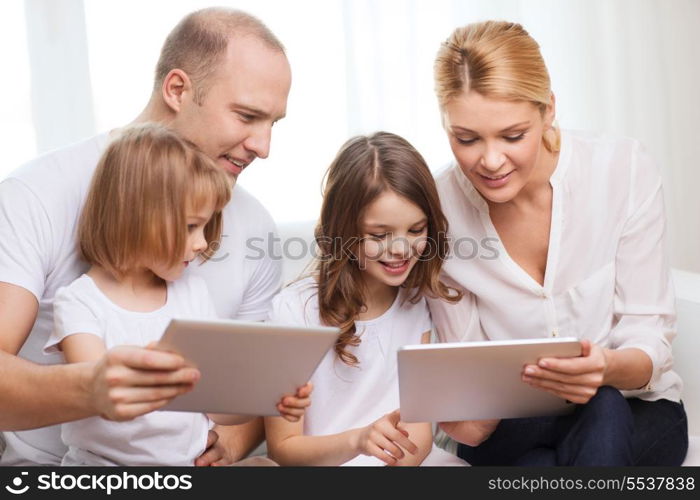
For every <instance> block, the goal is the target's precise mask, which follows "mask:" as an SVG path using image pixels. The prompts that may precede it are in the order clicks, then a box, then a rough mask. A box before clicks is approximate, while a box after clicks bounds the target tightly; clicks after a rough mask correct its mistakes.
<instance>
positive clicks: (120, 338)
mask: <svg viewBox="0 0 700 500" xmlns="http://www.w3.org/2000/svg"><path fill="white" fill-rule="evenodd" d="M205 265H206V264H205ZM175 317H180V318H192V319H194V318H201V319H204V318H215V317H216V313H215V312H214V306H213V304H212V302H211V299H210V297H209V292H208V290H207V286H206V284H205V283H204V280H202V279H201V278H199V277H195V276H190V277H185V278H182V279H180V280H178V281H175V282H169V283H168V291H167V301H166V303H165V305H163V307H161V308H160V309H157V310H155V311H152V312H134V311H128V310H126V309H123V308H121V307H119V306H118V305H116V304H115V303H114V302H112V301H111V300H110V299H109V298H108V297H107V296H105V295H104V294H103V293H102V291H100V289H99V288H98V287H97V285H96V284H95V282H94V281H93V280H92V279H91V278H90V277H89V276H87V275H82V276H81V277H80V278H78V279H77V280H75V281H74V282H73V283H71V284H70V285H68V286H66V287H63V288H60V289H59V290H58V291H57V292H56V297H55V299H54V325H55V328H54V330H53V332H52V333H51V336H50V338H49V340H48V342H47V343H46V347H45V350H46V352H47V353H50V352H55V351H56V350H57V348H58V346H57V344H58V343H59V342H60V341H61V340H62V339H64V338H66V337H68V336H69V335H72V334H76V333H90V334H93V335H97V336H98V337H100V338H101V339H102V340H103V341H104V343H105V345H106V346H107V349H111V348H112V347H115V346H120V345H137V346H145V345H147V344H148V343H150V342H152V341H157V340H158V339H160V337H161V335H162V334H163V332H164V331H165V328H166V327H167V326H168V323H169V322H170V320H171V319H172V318H175ZM209 428H210V422H209V419H208V418H207V416H206V415H204V414H202V413H186V412H172V411H155V412H152V413H149V414H147V415H144V416H141V417H137V418H136V419H134V420H131V421H128V422H112V421H108V420H105V419H103V418H101V417H91V418H86V419H83V420H77V421H75V422H69V423H66V424H63V425H62V426H61V438H62V439H63V441H64V442H65V444H66V445H67V446H68V452H67V453H66V455H65V456H64V457H63V462H62V465H150V466H170V465H172V466H185V465H194V459H195V458H197V457H198V456H199V455H201V454H202V452H203V451H204V449H205V446H206V442H207V433H208V431H209Z"/></svg>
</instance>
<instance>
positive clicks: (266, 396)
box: [158, 319, 340, 416]
mask: <svg viewBox="0 0 700 500" xmlns="http://www.w3.org/2000/svg"><path fill="white" fill-rule="evenodd" d="M339 333H340V329H338V328H331V327H300V326H280V325H271V324H268V323H255V322H247V321H234V320H207V321H201V320H185V319H173V320H172V321H171V322H170V324H169V325H168V327H167V329H166V330H165V332H164V333H163V336H162V337H161V339H160V341H159V342H158V348H160V349H165V350H168V351H174V352H177V353H179V354H180V355H182V356H183V357H184V358H185V359H186V360H187V362H188V364H189V365H190V366H195V367H196V368H197V369H198V370H199V371H200V372H201V375H202V376H201V378H200V380H199V381H198V382H197V383H196V384H195V387H194V389H193V390H192V391H191V392H189V393H187V394H183V395H181V396H178V397H177V398H175V399H173V401H171V402H170V403H168V404H167V405H166V406H164V407H163V408H162V409H163V410H168V411H196V412H203V413H234V414H240V415H261V416H269V415H279V412H278V411H277V408H276V405H277V403H278V402H279V400H280V398H281V397H282V396H284V395H285V394H294V392H296V389H297V388H298V387H301V386H302V385H304V384H305V383H306V382H308V381H309V379H310V378H311V375H312V374H313V372H314V370H315V369H316V367H317V366H318V364H319V363H320V362H321V360H322V359H323V356H324V355H325V354H326V352H327V351H328V349H330V348H331V347H332V346H333V345H334V344H335V341H336V339H337V338H338V334H339Z"/></svg>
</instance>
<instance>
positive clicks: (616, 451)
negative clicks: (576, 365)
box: [457, 386, 688, 466]
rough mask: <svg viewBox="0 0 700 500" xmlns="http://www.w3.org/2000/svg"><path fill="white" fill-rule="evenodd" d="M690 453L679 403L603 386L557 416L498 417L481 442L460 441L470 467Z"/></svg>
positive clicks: (634, 461) (643, 459) (627, 461)
mask: <svg viewBox="0 0 700 500" xmlns="http://www.w3.org/2000/svg"><path fill="white" fill-rule="evenodd" d="M687 451H688V420H687V418H686V414H685V409H684V408H683V404H682V403H674V402H672V401H668V400H666V399H661V400H659V401H643V400H641V399H636V398H631V399H625V398H624V397H623V396H622V394H620V391H618V390H617V389H614V388H612V387H607V386H605V387H601V388H600V389H599V390H598V393H597V394H596V395H595V396H594V397H593V398H592V399H591V400H590V401H589V402H588V403H587V404H585V405H579V406H577V407H576V410H575V411H574V413H572V414H570V415H565V416H561V417H538V418H516V419H509V420H502V421H501V423H500V424H499V425H498V427H497V428H496V430H495V431H494V433H493V434H492V435H491V436H490V437H489V438H488V439H487V440H486V441H484V442H483V443H481V444H480V445H479V446H476V447H472V446H467V445H464V444H460V445H459V447H458V450H457V454H458V455H459V456H460V457H461V458H463V459H464V460H466V461H467V462H469V463H470V464H472V465H527V466H547V465H581V466H586V465H611V466H625V465H652V466H653V465H656V466H663V465H670V466H673V465H680V464H681V463H682V462H683V460H684V459H685V454H686V452H687Z"/></svg>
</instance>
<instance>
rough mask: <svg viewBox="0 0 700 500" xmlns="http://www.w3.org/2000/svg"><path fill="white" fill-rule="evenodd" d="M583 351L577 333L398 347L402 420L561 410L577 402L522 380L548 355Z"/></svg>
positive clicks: (537, 414) (513, 415)
mask: <svg viewBox="0 0 700 500" xmlns="http://www.w3.org/2000/svg"><path fill="white" fill-rule="evenodd" d="M580 355H581V344H580V342H579V340H577V339H575V338H558V339H528V340H495V341H486V342H468V343H444V344H421V345H412V346H405V347H403V348H401V349H400V350H399V352H398V365H399V397H400V401H401V419H402V420H403V421H405V422H452V421H458V420H480V419H489V418H520V417H541V416H547V415H561V414H565V413H568V412H570V411H572V410H573V408H574V406H575V405H574V404H572V403H570V402H567V401H565V400H563V399H561V398H559V397H557V396H555V395H553V394H551V393H549V392H545V391H543V390H540V389H535V388H534V387H530V386H529V385H527V384H526V383H524V382H523V381H522V372H523V367H524V366H525V365H527V364H536V363H537V361H538V360H539V359H540V358H545V357H556V358H560V357H575V356H580Z"/></svg>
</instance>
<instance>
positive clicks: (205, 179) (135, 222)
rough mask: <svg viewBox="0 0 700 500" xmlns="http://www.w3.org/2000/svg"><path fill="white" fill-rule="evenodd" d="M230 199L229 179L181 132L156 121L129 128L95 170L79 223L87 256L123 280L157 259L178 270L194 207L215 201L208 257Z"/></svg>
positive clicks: (207, 235)
mask: <svg viewBox="0 0 700 500" xmlns="http://www.w3.org/2000/svg"><path fill="white" fill-rule="evenodd" d="M230 197H231V185H230V181H229V180H228V177H227V175H226V174H225V173H224V172H223V171H221V170H220V169H219V168H218V167H217V166H216V165H215V164H214V162H213V161H212V160H210V159H209V158H208V157H207V156H205V155H204V153H202V152H200V151H198V150H197V149H196V148H195V147H194V146H193V145H191V144H189V143H187V142H186V141H184V140H183V139H181V138H180V137H179V136H178V135H177V134H176V133H175V132H173V131H171V130H169V129H167V128H165V127H163V126H161V125H156V124H145V125H139V126H134V127H130V128H127V129H125V130H124V131H123V132H122V133H121V134H120V136H119V137H118V138H117V139H115V140H114V141H113V142H112V143H111V144H110V145H109V146H108V147H107V149H106V150H105V152H104V154H103V155H102V157H101V158H100V161H99V163H98V165H97V169H96V170H95V173H94V176H93V178H92V183H91V185H90V191H89V192H88V195H87V200H86V202H85V206H84V207H83V211H82V213H81V216H80V221H79V224H78V245H79V248H80V251H81V253H82V255H83V258H84V259H85V260H86V261H87V262H88V263H89V264H91V265H98V266H101V267H103V268H104V269H105V270H107V271H108V272H110V273H111V274H112V275H114V276H115V277H116V278H117V279H121V278H122V277H124V275H126V274H127V273H129V272H130V271H133V270H134V269H137V268H138V267H142V266H144V265H148V264H149V263H153V262H162V263H164V264H167V265H169V266H172V265H175V264H177V263H178V262H179V261H181V260H182V256H183V254H184V252H185V244H186V242H187V234H188V233H187V210H188V209H193V210H199V209H200V208H202V207H203V206H205V205H206V204H208V203H211V202H213V203H214V215H213V216H212V218H211V219H210V220H209V222H208V223H207V225H206V226H205V229H204V236H205V238H206V240H207V242H208V243H209V244H210V245H209V248H208V249H207V250H206V251H205V252H203V253H202V257H203V258H204V259H205V260H206V259H208V258H209V257H211V256H212V255H213V253H214V251H215V249H212V245H211V243H212V242H215V241H216V242H218V240H219V239H220V238H221V230H222V216H221V210H222V209H223V208H224V206H225V205H226V204H227V203H228V202H229V200H230Z"/></svg>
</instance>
